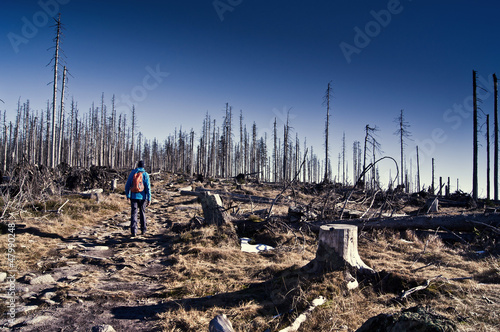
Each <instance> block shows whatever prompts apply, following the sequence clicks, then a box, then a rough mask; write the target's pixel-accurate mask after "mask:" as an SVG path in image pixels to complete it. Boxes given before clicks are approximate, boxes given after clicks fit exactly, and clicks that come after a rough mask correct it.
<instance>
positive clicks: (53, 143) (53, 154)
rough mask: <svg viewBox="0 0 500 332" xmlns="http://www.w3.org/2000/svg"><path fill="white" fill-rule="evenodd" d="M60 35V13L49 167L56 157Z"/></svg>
mask: <svg viewBox="0 0 500 332" xmlns="http://www.w3.org/2000/svg"><path fill="white" fill-rule="evenodd" d="M60 36H61V14H59V17H58V18H57V20H56V38H55V42H56V47H55V48H56V49H55V54H54V82H53V84H54V85H53V94H52V124H51V125H52V130H51V140H52V141H51V150H50V167H55V157H56V109H57V69H58V66H59V43H60Z"/></svg>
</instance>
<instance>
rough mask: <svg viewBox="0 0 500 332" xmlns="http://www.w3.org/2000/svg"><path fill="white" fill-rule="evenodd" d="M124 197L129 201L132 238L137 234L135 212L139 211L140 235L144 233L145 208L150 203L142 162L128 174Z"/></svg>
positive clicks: (147, 182) (146, 174)
mask: <svg viewBox="0 0 500 332" xmlns="http://www.w3.org/2000/svg"><path fill="white" fill-rule="evenodd" d="M125 195H127V200H130V206H131V214H132V215H131V218H130V231H131V233H132V236H133V237H134V236H136V234H137V210H139V219H140V221H141V233H142V234H143V235H144V233H146V229H147V225H146V207H148V206H149V204H150V203H151V185H150V182H149V174H148V173H147V172H146V170H145V169H144V161H142V160H141V161H139V162H138V163H137V168H136V169H134V170H132V171H131V172H130V175H129V176H128V180H127V183H126V184H125Z"/></svg>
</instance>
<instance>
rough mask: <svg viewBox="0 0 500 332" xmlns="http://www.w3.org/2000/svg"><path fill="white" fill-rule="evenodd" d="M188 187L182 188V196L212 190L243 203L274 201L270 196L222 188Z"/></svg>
mask: <svg viewBox="0 0 500 332" xmlns="http://www.w3.org/2000/svg"><path fill="white" fill-rule="evenodd" d="M184 189H186V188H181V189H180V193H181V196H198V197H199V196H200V195H201V193H203V192H206V191H210V192H212V193H214V194H218V195H219V196H221V197H223V198H225V199H231V200H233V201H238V202H243V203H250V202H252V203H255V204H271V203H272V202H273V199H271V198H268V197H262V196H254V195H244V194H236V193H230V192H227V191H222V190H208V189H203V188H196V190H195V191H192V190H184Z"/></svg>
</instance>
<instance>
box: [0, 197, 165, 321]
mask: <svg viewBox="0 0 500 332" xmlns="http://www.w3.org/2000/svg"><path fill="white" fill-rule="evenodd" d="M169 199H170V196H169V195H168V194H164V195H158V194H156V195H155V200H154V204H152V205H151V206H150V208H149V210H148V218H149V229H148V232H147V234H145V235H144V236H138V237H135V238H131V237H130V231H129V225H130V221H129V220H130V214H129V211H128V210H125V211H123V212H121V213H118V214H116V215H115V216H114V217H112V218H109V219H106V220H103V221H101V222H99V223H98V224H97V225H96V226H86V227H83V229H81V230H80V231H79V232H78V233H75V234H74V235H72V236H70V237H67V238H62V239H61V241H60V243H59V244H58V245H57V247H56V248H55V249H53V250H51V251H50V254H49V255H48V256H46V257H43V258H42V259H41V260H40V261H39V263H38V265H39V266H43V270H45V273H43V271H36V272H35V273H26V274H24V276H23V277H22V278H20V279H19V280H18V281H19V282H18V285H17V288H18V295H20V296H21V300H20V301H18V303H17V305H18V307H17V308H16V310H17V312H18V313H17V315H16V316H17V318H16V319H15V320H14V322H13V323H10V324H9V323H8V322H6V321H5V319H3V320H2V322H1V325H2V326H4V327H3V330H5V331H10V330H11V329H12V330H14V331H17V330H19V331H89V330H90V328H91V327H92V326H98V325H100V324H108V325H111V326H112V327H113V328H114V329H115V330H117V331H153V330H154V328H155V325H156V324H155V321H154V320H153V319H152V318H153V317H154V315H155V307H156V306H158V305H160V304H161V302H162V298H161V291H162V290H163V289H165V286H164V284H163V282H162V281H163V280H164V279H165V278H166V274H167V273H168V270H167V269H166V268H165V267H167V266H169V265H170V264H171V263H170V261H169V254H170V244H169V243H170V237H169V236H167V235H165V230H166V229H168V228H169V227H171V226H172V222H171V221H170V220H169V219H168V213H167V206H168V204H167V203H168V200H169Z"/></svg>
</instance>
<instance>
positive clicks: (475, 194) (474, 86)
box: [472, 70, 478, 201]
mask: <svg viewBox="0 0 500 332" xmlns="http://www.w3.org/2000/svg"><path fill="white" fill-rule="evenodd" d="M476 76H477V72H476V71H475V70H473V71H472V98H473V110H474V114H473V131H474V133H473V150H472V158H473V164H472V198H473V199H474V200H475V201H477V198H478V183H477V158H478V156H477V144H478V142H477V93H476V90H477V84H476Z"/></svg>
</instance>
